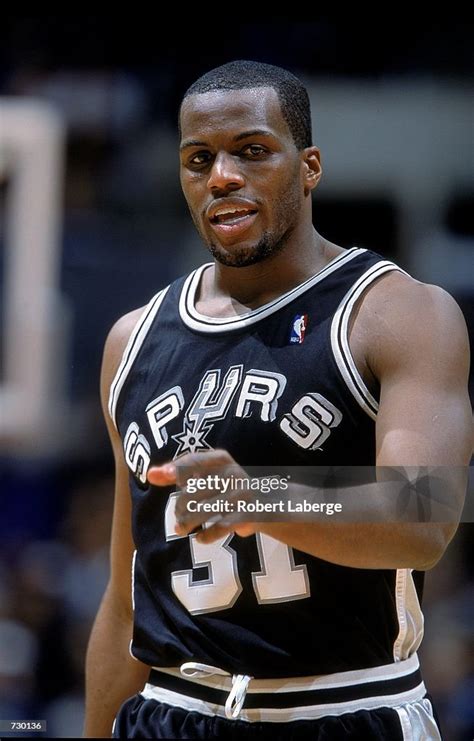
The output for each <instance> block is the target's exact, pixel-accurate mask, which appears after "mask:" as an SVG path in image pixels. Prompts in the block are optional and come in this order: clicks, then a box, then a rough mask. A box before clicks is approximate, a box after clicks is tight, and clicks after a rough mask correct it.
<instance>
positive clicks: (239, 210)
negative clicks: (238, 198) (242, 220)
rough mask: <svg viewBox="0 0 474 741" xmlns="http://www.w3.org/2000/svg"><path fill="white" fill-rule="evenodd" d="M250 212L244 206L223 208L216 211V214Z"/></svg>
mask: <svg viewBox="0 0 474 741" xmlns="http://www.w3.org/2000/svg"><path fill="white" fill-rule="evenodd" d="M239 212H240V213H248V209H244V208H226V209H221V210H220V211H216V213H215V214H214V216H224V215H226V214H236V213H239Z"/></svg>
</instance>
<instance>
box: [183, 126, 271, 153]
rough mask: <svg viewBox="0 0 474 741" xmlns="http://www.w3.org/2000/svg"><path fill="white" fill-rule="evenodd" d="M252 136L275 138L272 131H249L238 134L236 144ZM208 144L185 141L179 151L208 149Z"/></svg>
mask: <svg viewBox="0 0 474 741" xmlns="http://www.w3.org/2000/svg"><path fill="white" fill-rule="evenodd" d="M250 136H271V137H273V134H272V132H271V131H267V130H266V129H250V130H249V131H242V133H241V134H237V136H236V137H234V141H235V142H240V141H242V139H248V138H249V137H250ZM207 146H208V144H207V142H205V141H200V140H199V139H185V141H184V142H182V143H181V145H180V147H179V149H180V152H182V151H183V149H188V148H189V147H207Z"/></svg>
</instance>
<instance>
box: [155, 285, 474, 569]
mask: <svg viewBox="0 0 474 741" xmlns="http://www.w3.org/2000/svg"><path fill="white" fill-rule="evenodd" d="M353 335H354V336H355V338H356V339H355V340H354V341H353V338H352V337H351V348H355V350H356V353H355V354H356V357H357V351H359V350H360V349H362V352H361V355H362V357H363V359H364V362H365V363H366V365H367V372H368V373H370V372H371V373H372V374H373V377H375V378H376V379H377V380H378V381H379V383H380V387H381V398H380V407H379V413H378V416H377V422H376V444H377V450H376V462H377V466H380V467H383V466H388V467H391V466H437V467H438V470H439V471H441V470H442V469H441V468H440V467H443V466H444V467H448V468H447V469H446V471H448V469H450V470H451V471H453V470H454V467H461V466H466V465H467V463H468V462H469V457H470V453H471V447H472V442H471V441H472V437H471V414H470V405H469V399H468V395H467V373H468V359H467V358H468V351H467V335H466V330H465V326H464V321H463V319H462V316H461V314H460V312H459V309H458V307H457V306H456V304H455V303H454V301H453V300H452V299H451V297H449V296H448V295H447V294H446V293H444V292H443V291H441V289H438V288H435V287H433V286H425V285H421V284H419V283H417V282H415V281H413V280H412V279H410V278H408V277H406V276H403V275H399V274H397V275H391V276H387V277H386V278H385V279H383V281H381V282H380V283H379V284H378V285H376V286H375V287H374V288H373V289H372V290H371V291H370V293H369V294H368V296H367V298H366V299H365V300H364V302H363V305H362V306H361V307H360V310H359V314H358V317H357V320H356V322H355V324H354V327H353ZM202 460H203V465H205V454H204V455H203V456H202ZM183 463H184V459H183ZM191 465H193V464H191ZM214 471H215V469H214ZM148 475H149V480H150V481H151V482H152V483H157V484H158V483H161V479H160V477H163V475H165V476H173V471H172V469H171V470H170V471H169V472H168V473H166V471H165V472H163V470H162V469H151V470H150V471H149V474H148ZM193 475H197V474H196V473H194V474H193ZM163 483H165V481H163ZM166 483H169V480H168V481H166ZM463 484H464V479H463V477H462V476H459V482H458V483H457V485H456V486H455V487H454V488H453V489H451V490H452V491H453V502H452V505H453V509H454V510H455V511H456V510H457V512H458V514H460V511H461V507H462V502H463V491H462V489H463ZM387 491H390V489H389V488H388V487H387V485H386V484H385V483H380V484H379V485H377V484H375V485H370V486H367V487H364V488H363V489H358V490H355V489H354V490H353V491H352V492H347V490H346V492H347V493H348V494H351V493H352V495H353V496H352V497H351V498H352V500H354V496H355V495H357V496H359V495H363V506H364V508H365V509H366V511H367V512H368V513H369V516H368V517H367V522H365V523H364V522H358V523H353V524H352V523H349V524H347V523H337V522H332V521H331V522H328V521H327V519H326V520H325V521H324V522H307V523H298V522H287V523H284V522H281V523H280V522H268V523H267V522H265V523H264V522H260V523H244V524H241V525H237V526H235V525H234V526H233V527H229V528H227V529H228V530H234V531H235V532H237V533H238V534H240V535H244V536H245V535H249V534H251V533H252V532H255V531H256V530H258V531H260V532H263V533H266V534H267V535H271V536H272V537H274V538H276V539H277V540H280V541H282V542H284V543H286V544H288V545H290V546H293V547H296V548H298V549H299V550H302V551H305V552H307V553H310V554H312V555H314V556H317V557H319V558H323V559H325V560H327V561H330V562H332V563H336V564H340V565H343V566H353V567H358V568H416V569H427V568H430V567H432V566H433V565H434V564H435V563H436V562H437V561H438V560H439V558H440V557H441V555H442V554H443V552H444V550H445V548H446V546H447V545H448V543H449V541H450V539H451V538H452V537H453V535H454V532H455V530H456V522H455V518H454V517H452V516H451V517H450V522H449V523H446V524H443V523H439V522H433V523H417V522H405V523H397V522H396V517H395V510H396V507H395V503H394V501H393V500H391V499H390V497H388V496H387V495H386V492H387ZM322 501H324V500H322ZM201 517H202V515H201ZM374 519H379V520H380V521H379V522H373V520H374ZM196 524H197V523H196V519H193V520H191V521H189V522H186V524H185V525H184V527H183V528H182V529H181V530H180V533H181V534H183V533H185V532H189V531H190V530H191V529H193V528H194V527H195V526H196ZM224 532H226V528H225V527H223V525H219V524H216V525H214V526H212V527H210V528H208V529H205V530H203V531H202V532H201V533H200V534H199V535H198V536H197V537H198V539H199V540H200V541H202V542H210V541H212V540H214V539H215V538H216V537H218V536H221V535H222V534H223V533H224Z"/></svg>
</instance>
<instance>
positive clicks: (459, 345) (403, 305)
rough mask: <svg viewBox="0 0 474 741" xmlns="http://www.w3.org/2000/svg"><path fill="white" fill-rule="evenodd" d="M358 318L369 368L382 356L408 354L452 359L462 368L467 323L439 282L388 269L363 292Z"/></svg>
mask: <svg viewBox="0 0 474 741" xmlns="http://www.w3.org/2000/svg"><path fill="white" fill-rule="evenodd" d="M357 322H358V324H359V332H360V333H361V334H362V337H363V338H364V345H365V349H366V353H365V356H366V358H367V361H368V363H369V365H370V367H371V368H372V369H373V370H377V368H378V366H380V363H381V362H382V361H384V362H385V361H386V362H388V363H389V364H397V363H404V362H405V361H407V360H410V362H412V363H414V365H417V366H419V365H420V364H422V363H423V362H429V363H430V364H433V363H441V362H442V363H445V364H447V365H449V364H453V363H454V364H456V367H457V370H458V372H459V373H461V375H466V374H467V369H468V354H469V342H468V336H467V329H466V323H465V321H464V317H463V314H462V312H461V310H460V308H459V306H458V305H457V303H456V301H455V300H454V299H453V297H452V296H451V295H450V294H449V293H447V291H445V290H444V289H442V288H440V287H439V286H434V285H430V284H426V283H421V282H419V281H417V280H414V279H413V278H411V277H410V276H408V275H406V274H404V273H400V272H398V271H394V272H393V273H389V274H388V275H386V276H385V277H383V278H382V279H381V280H379V281H378V282H377V283H376V284H375V285H374V286H373V287H372V288H371V289H370V291H368V292H367V294H366V296H365V297H364V300H363V302H362V303H361V305H360V307H359V311H358V316H357ZM376 375H378V374H376Z"/></svg>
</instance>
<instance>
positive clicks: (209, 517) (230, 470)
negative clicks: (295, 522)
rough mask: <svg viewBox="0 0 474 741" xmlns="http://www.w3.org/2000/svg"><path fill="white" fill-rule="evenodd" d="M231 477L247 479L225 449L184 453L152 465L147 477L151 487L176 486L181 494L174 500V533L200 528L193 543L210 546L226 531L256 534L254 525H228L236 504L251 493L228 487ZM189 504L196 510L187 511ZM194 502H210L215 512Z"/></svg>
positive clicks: (245, 535)
mask: <svg viewBox="0 0 474 741" xmlns="http://www.w3.org/2000/svg"><path fill="white" fill-rule="evenodd" d="M231 476H235V477H242V478H248V476H247V474H246V472H245V471H244V469H243V468H241V467H240V466H239V465H238V464H237V463H236V462H235V460H234V459H233V458H232V456H231V455H230V454H229V453H228V452H227V451H226V450H210V451H206V452H204V453H188V454H187V455H184V456H183V457H182V458H179V459H178V460H177V461H174V462H169V463H165V464H163V465H162V466H153V467H152V468H150V469H149V471H148V476H147V478H148V481H149V482H150V484H153V486H171V485H173V484H176V485H177V486H178V488H179V490H180V491H181V493H180V495H179V497H178V499H177V500H176V509H175V513H176V521H177V525H176V533H177V534H178V535H189V534H190V533H191V532H193V531H195V530H196V529H198V528H201V529H200V530H199V529H198V532H197V534H196V538H197V540H198V541H199V542H200V543H212V542H213V541H214V540H217V538H221V537H222V536H223V535H225V534H227V533H230V532H234V533H236V534H237V535H240V536H241V537H247V536H249V535H252V534H253V533H254V532H255V531H256V523H251V522H239V523H237V522H232V519H233V517H232V512H233V511H236V510H237V506H236V503H237V501H238V500H242V499H247V500H248V499H250V498H251V497H252V495H253V494H252V492H250V491H248V490H242V489H238V491H235V490H234V489H233V488H232V487H230V485H229V484H230V482H231V481H232V479H231ZM226 482H227V486H226ZM190 502H193V506H192V509H197V510H198V511H196V512H194V511H190V508H189V506H188V505H189V503H190ZM195 502H197V503H206V504H207V503H209V504H211V505H212V504H213V503H214V504H215V506H216V507H217V508H218V511H217V512H216V511H212V510H210V511H205V510H203V509H198V507H197V506H196V504H194V503H195ZM216 503H217V504H216ZM226 503H228V504H227V505H226ZM225 507H227V510H226V509H225ZM209 509H210V508H209ZM227 513H228V514H227ZM234 517H235V515H234Z"/></svg>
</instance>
